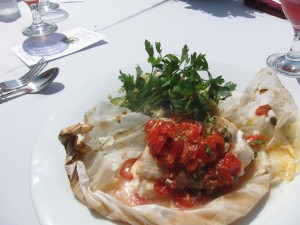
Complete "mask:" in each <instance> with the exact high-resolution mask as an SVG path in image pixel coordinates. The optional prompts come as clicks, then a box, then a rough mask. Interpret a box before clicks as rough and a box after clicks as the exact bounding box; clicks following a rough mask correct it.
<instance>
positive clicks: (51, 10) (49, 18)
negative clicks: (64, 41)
mask: <svg viewBox="0 0 300 225" xmlns="http://www.w3.org/2000/svg"><path fill="white" fill-rule="evenodd" d="M39 13H40V15H41V18H42V20H43V21H45V22H49V23H57V22H60V21H63V20H65V19H66V18H68V16H69V14H68V13H67V12H66V11H65V10H63V9H61V8H59V4H57V3H53V2H50V1H48V0H40V1H39Z"/></svg>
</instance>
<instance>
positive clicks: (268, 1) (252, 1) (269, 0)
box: [244, 0, 286, 19]
mask: <svg viewBox="0 0 300 225" xmlns="http://www.w3.org/2000/svg"><path fill="white" fill-rule="evenodd" d="M244 4H245V5H246V6H249V7H252V8H254V9H258V10H261V11H263V12H266V13H269V14H271V15H274V16H277V17H279V18H282V19H286V16H285V15H284V13H283V11H282V7H281V4H280V1H278V0H244Z"/></svg>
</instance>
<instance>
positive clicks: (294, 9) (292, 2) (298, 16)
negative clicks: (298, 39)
mask: <svg viewBox="0 0 300 225" xmlns="http://www.w3.org/2000/svg"><path fill="white" fill-rule="evenodd" d="M281 5H282V9H283V11H284V14H285V15H286V17H287V18H288V19H289V20H290V21H291V23H292V24H293V25H294V26H296V27H297V28H298V29H300V0H281Z"/></svg>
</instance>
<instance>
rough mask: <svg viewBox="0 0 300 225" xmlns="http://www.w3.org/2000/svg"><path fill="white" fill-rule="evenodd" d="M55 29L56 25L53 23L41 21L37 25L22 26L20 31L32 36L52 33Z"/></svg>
mask: <svg viewBox="0 0 300 225" xmlns="http://www.w3.org/2000/svg"><path fill="white" fill-rule="evenodd" d="M55 31H57V26H56V25H55V24H49V23H45V22H43V21H42V22H41V23H40V24H38V25H35V24H32V25H31V26H29V27H26V28H24V30H23V31H22V33H23V35H25V36H27V37H32V36H44V35H47V34H52V33H54V32H55Z"/></svg>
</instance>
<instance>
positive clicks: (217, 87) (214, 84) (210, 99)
mask: <svg viewBox="0 0 300 225" xmlns="http://www.w3.org/2000/svg"><path fill="white" fill-rule="evenodd" d="M145 49H146V51H147V53H148V55H149V57H148V62H149V63H150V64H151V66H152V70H151V72H150V73H144V72H143V71H142V68H141V67H140V66H137V67H136V76H133V75H130V74H126V73H123V72H122V71H120V76H119V79H120V80H121V81H122V83H123V85H122V89H121V90H122V91H123V92H125V96H124V97H123V98H115V99H112V102H113V103H117V104H118V105H121V106H124V107H127V108H129V109H131V110H133V111H136V112H143V113H146V114H150V115H151V111H152V110H153V109H155V108H160V107H162V108H164V109H166V110H170V111H173V112H176V113H179V114H184V115H188V116H192V117H193V118H194V119H196V120H201V121H203V120H205V119H206V118H208V117H211V116H213V115H215V114H216V112H217V104H218V102H219V100H220V99H221V98H225V97H228V96H230V95H231V91H233V90H235V87H236V84H234V83H232V82H227V83H225V84H224V82H225V81H224V79H223V78H222V76H218V77H216V78H213V77H212V75H211V73H210V72H209V68H208V63H207V61H206V58H205V55H204V54H201V53H200V54H197V53H193V54H191V55H189V48H188V46H187V45H184V47H183V48H182V52H181V56H180V57H178V56H176V55H173V54H167V55H164V56H163V55H162V49H161V44H160V43H159V42H156V43H155V47H154V46H153V45H152V44H151V43H150V42H149V41H148V40H145ZM155 51H156V52H157V56H155ZM201 71H204V72H206V73H207V79H204V78H202V77H201V76H200V74H199V72H201Z"/></svg>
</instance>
